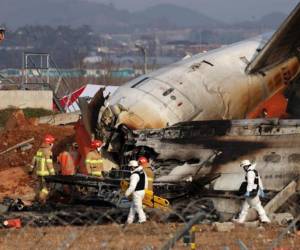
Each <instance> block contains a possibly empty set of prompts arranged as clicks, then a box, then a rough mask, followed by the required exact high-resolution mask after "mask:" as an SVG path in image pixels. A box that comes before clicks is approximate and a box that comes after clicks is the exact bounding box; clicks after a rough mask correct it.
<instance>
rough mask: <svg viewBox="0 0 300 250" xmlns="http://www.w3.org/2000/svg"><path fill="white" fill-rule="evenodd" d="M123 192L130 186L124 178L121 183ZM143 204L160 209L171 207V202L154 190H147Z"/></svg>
mask: <svg viewBox="0 0 300 250" xmlns="http://www.w3.org/2000/svg"><path fill="white" fill-rule="evenodd" d="M120 186H121V190H122V192H124V193H125V191H126V190H127V188H128V187H129V182H128V181H125V180H122V181H121V183H120ZM143 204H144V205H145V206H147V207H152V208H159V209H163V210H166V209H169V206H170V202H169V201H168V200H167V199H164V198H162V197H159V196H156V195H154V193H153V191H150V190H145V197H144V199H143Z"/></svg>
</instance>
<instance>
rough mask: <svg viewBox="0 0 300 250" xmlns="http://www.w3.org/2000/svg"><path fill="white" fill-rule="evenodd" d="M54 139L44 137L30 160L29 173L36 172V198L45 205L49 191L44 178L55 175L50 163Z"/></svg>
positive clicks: (51, 162) (48, 135) (47, 136)
mask: <svg viewBox="0 0 300 250" xmlns="http://www.w3.org/2000/svg"><path fill="white" fill-rule="evenodd" d="M54 141H55V138H54V137H53V136H52V135H50V134H47V135H45V137H44V140H43V143H42V145H41V147H40V148H39V150H38V151H37V152H36V155H35V156H34V158H33V160H32V165H31V169H30V172H33V171H34V169H35V171H36V175H37V177H38V185H37V188H36V198H37V200H38V201H40V202H41V203H45V202H46V199H47V197H48V195H49V190H48V188H47V185H46V181H45V178H44V177H45V176H49V175H55V170H54V166H53V161H52V147H53V143H54Z"/></svg>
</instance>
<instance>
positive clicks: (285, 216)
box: [269, 213, 294, 226]
mask: <svg viewBox="0 0 300 250" xmlns="http://www.w3.org/2000/svg"><path fill="white" fill-rule="evenodd" d="M269 216H270V219H271V221H272V222H273V223H277V224H278V225H280V226H287V225H288V224H289V223H290V222H291V221H293V219H294V216H293V215H292V214H290V213H276V214H270V215H269Z"/></svg>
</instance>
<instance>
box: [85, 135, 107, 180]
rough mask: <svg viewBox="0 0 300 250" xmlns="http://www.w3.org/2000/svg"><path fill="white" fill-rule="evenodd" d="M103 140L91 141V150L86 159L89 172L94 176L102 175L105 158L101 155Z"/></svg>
mask: <svg viewBox="0 0 300 250" xmlns="http://www.w3.org/2000/svg"><path fill="white" fill-rule="evenodd" d="M101 146H102V142H101V141H99V140H92V141H91V145H90V147H91V149H92V150H91V151H90V152H89V153H88V154H87V156H86V159H85V166H86V169H87V173H88V174H89V175H92V176H98V177H100V176H102V171H103V160H102V156H101Z"/></svg>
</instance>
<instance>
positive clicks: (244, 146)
mask: <svg viewBox="0 0 300 250" xmlns="http://www.w3.org/2000/svg"><path fill="white" fill-rule="evenodd" d="M299 125H300V120H276V119H275V120H274V119H271V120H264V119H259V120H233V121H228V120H224V121H201V122H188V123H180V124H177V125H174V126H172V127H168V128H165V129H149V130H137V131H134V132H133V133H134V141H135V146H136V147H146V148H149V149H151V150H153V151H154V152H155V153H156V154H157V157H156V159H155V161H154V166H156V180H157V181H166V182H168V181H171V182H176V181H183V180H186V179H193V180H195V179H196V180H197V179H200V180H201V178H206V179H209V178H210V177H212V179H214V178H213V177H214V176H216V175H219V177H218V178H216V179H215V180H214V181H212V182H211V183H210V188H211V189H213V190H222V191H224V190H225V191H226V190H227V191H233V190H237V189H238V188H239V185H240V183H241V181H243V178H244V175H245V174H244V172H243V169H241V168H240V167H239V162H240V161H241V160H243V159H250V160H253V161H255V162H256V164H257V167H256V168H257V170H258V171H259V173H260V175H261V177H262V180H263V183H264V186H265V189H266V190H273V191H279V190H281V189H282V188H283V187H284V186H285V185H287V184H288V183H289V182H290V181H291V180H296V179H297V178H298V177H299V175H300V127H299ZM216 152H221V153H220V154H218V155H217V156H216V157H211V156H214V155H215V153H216ZM208 159H209V160H208ZM167 163H169V164H167Z"/></svg>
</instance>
